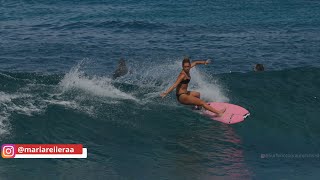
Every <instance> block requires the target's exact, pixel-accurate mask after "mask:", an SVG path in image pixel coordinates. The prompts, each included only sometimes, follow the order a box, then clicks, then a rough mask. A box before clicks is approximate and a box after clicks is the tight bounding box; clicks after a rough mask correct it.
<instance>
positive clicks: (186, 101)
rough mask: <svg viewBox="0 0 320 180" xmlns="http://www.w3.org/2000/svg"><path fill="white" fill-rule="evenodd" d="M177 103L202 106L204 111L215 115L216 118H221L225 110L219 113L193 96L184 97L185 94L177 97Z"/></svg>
mask: <svg viewBox="0 0 320 180" xmlns="http://www.w3.org/2000/svg"><path fill="white" fill-rule="evenodd" d="M179 102H180V103H182V104H186V105H197V106H202V107H204V108H205V109H207V110H209V111H211V112H213V113H215V114H217V116H222V114H223V113H224V112H225V111H226V108H224V109H223V110H221V111H218V110H216V109H214V108H213V107H211V106H210V105H208V104H207V103H206V102H204V101H203V100H201V99H199V98H196V97H194V96H191V95H186V94H182V95H181V96H180V97H179Z"/></svg>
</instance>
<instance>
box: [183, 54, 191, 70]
mask: <svg viewBox="0 0 320 180" xmlns="http://www.w3.org/2000/svg"><path fill="white" fill-rule="evenodd" d="M182 68H183V70H184V71H185V72H189V71H190V68H191V63H190V59H189V58H188V57H186V58H184V59H183V61H182Z"/></svg>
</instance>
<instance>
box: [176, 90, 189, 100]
mask: <svg viewBox="0 0 320 180" xmlns="http://www.w3.org/2000/svg"><path fill="white" fill-rule="evenodd" d="M182 94H187V95H189V94H190V91H187V92H185V93H180V94H176V96H177V100H178V101H179V97H180V96H181V95H182Z"/></svg>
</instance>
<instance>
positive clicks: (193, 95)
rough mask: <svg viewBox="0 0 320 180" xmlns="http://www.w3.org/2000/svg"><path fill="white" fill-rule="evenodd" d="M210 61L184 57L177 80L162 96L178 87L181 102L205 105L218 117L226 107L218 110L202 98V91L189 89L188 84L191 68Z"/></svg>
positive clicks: (177, 94)
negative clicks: (192, 60)
mask: <svg viewBox="0 0 320 180" xmlns="http://www.w3.org/2000/svg"><path fill="white" fill-rule="evenodd" d="M208 63H209V61H208V60H207V61H194V62H192V63H190V59H189V58H184V59H183V61H182V68H183V69H182V71H181V72H180V74H179V76H178V78H177V80H176V82H175V83H174V84H173V85H172V86H171V87H170V88H169V89H168V90H167V91H166V92H164V93H162V94H160V96H161V97H162V98H164V97H165V96H167V95H168V94H169V93H170V92H171V91H172V90H173V89H175V88H176V96H177V100H178V101H179V102H180V103H181V104H185V105H196V106H200V107H204V108H205V109H207V110H209V111H211V112H213V113H215V114H217V116H218V117H220V116H222V114H223V113H224V112H225V111H226V108H224V109H222V110H220V111H218V110H217V109H214V108H213V107H211V106H209V105H208V104H207V103H206V102H205V101H203V100H201V99H200V93H199V92H196V91H188V84H189V82H190V80H191V77H190V69H191V68H193V67H195V66H196V65H198V64H205V65H207V64H208Z"/></svg>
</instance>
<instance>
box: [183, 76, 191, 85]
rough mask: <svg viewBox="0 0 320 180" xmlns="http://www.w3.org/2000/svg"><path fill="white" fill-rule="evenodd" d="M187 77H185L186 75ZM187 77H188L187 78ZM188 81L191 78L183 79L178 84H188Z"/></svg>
mask: <svg viewBox="0 0 320 180" xmlns="http://www.w3.org/2000/svg"><path fill="white" fill-rule="evenodd" d="M186 76H187V75H186ZM187 77H188V76H187ZM190 79H191V77H190V78H189V79H185V80H182V81H181V82H180V84H188V83H189V82H190Z"/></svg>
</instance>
